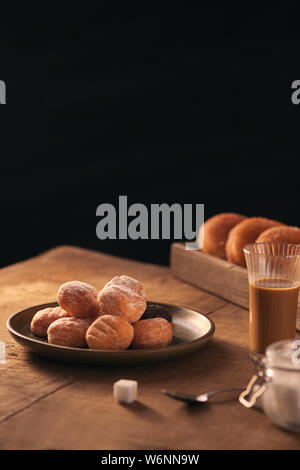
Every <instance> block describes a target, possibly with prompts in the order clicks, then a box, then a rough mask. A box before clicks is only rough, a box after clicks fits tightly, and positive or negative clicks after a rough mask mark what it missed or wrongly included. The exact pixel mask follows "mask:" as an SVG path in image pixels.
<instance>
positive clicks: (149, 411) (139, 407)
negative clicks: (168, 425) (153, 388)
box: [121, 401, 162, 422]
mask: <svg viewBox="0 0 300 470" xmlns="http://www.w3.org/2000/svg"><path fill="white" fill-rule="evenodd" d="M121 406H123V407H124V408H126V409H127V410H128V411H130V413H132V414H135V415H137V416H139V417H142V418H145V419H147V420H149V421H152V422H161V420H162V415H161V414H160V413H158V412H157V411H156V410H154V409H153V408H151V407H150V406H148V405H145V403H142V402H141V401H135V402H134V403H130V404H129V405H127V404H126V403H121Z"/></svg>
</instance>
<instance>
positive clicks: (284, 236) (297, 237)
mask: <svg viewBox="0 0 300 470" xmlns="http://www.w3.org/2000/svg"><path fill="white" fill-rule="evenodd" d="M256 242H257V243H260V242H273V243H276V242H277V243H294V244H296V245H298V244H300V228H298V227H288V226H287V227H271V228H269V229H268V230H265V231H264V232H262V233H261V234H260V235H259V237H258V238H257V240H256Z"/></svg>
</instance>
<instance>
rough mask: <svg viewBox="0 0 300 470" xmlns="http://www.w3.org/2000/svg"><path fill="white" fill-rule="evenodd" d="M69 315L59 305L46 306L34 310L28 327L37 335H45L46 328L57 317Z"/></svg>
mask: <svg viewBox="0 0 300 470" xmlns="http://www.w3.org/2000/svg"><path fill="white" fill-rule="evenodd" d="M69 316H70V315H69V314H68V313H67V312H66V311H65V310H63V309H62V308H61V307H48V308H44V309H43V310H39V311H38V312H36V314H35V315H34V317H33V318H32V320H31V324H30V329H31V331H32V333H33V334H35V335H37V336H47V330H48V328H49V326H50V325H51V323H53V322H54V321H55V320H58V319H59V318H64V317H69Z"/></svg>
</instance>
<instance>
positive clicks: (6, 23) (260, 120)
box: [0, 2, 300, 266]
mask: <svg viewBox="0 0 300 470" xmlns="http://www.w3.org/2000/svg"><path fill="white" fill-rule="evenodd" d="M95 5H96V3H82V2H80V3H76V2H72V3H66V5H65V6H63V3H62V2H60V3H58V4H56V3H54V2H51V3H50V2H45V3H43V4H39V6H38V5H34V4H28V3H26V4H24V6H23V7H9V6H2V5H1V19H0V26H1V30H0V31H1V32H0V44H1V46H0V47H1V56H0V60H1V63H0V79H1V80H4V81H5V82H6V86H7V104H6V105H5V106H2V107H0V119H1V122H0V125H1V127H0V135H1V141H0V159H1V160H0V166H1V168H0V175H1V190H0V191H1V192H0V196H1V247H0V250H1V251H0V265H1V266H4V265H7V264H9V263H13V262H15V261H18V260H21V259H25V258H27V257H30V256H32V255H35V254H37V253H39V252H40V251H43V250H45V249H48V248H51V247H53V246H56V245H58V244H75V245H79V246H84V247H88V248H92V249H96V250H99V251H104V252H108V253H113V254H116V255H120V256H124V257H131V258H136V259H141V260H146V261H151V262H159V263H168V257H169V245H170V242H169V241H151V240H146V241H142V240H140V241H131V240H122V241H118V240H117V241H115V240H111V241H109V240H108V241H100V240H98V239H97V237H96V232H95V229H96V224H97V221H98V219H97V218H96V208H97V206H98V205H99V204H101V203H103V202H110V203H113V204H116V203H117V201H118V196H119V195H121V194H126V195H127V196H128V202H129V204H131V203H134V202H141V203H145V204H146V205H148V206H149V204H151V203H155V202H156V203H162V202H167V203H170V204H171V203H173V202H180V203H182V204H184V203H205V215H206V217H209V216H211V215H212V214H215V213H217V212H222V211H236V212H240V213H243V214H246V215H249V216H251V215H261V216H267V217H270V218H276V219H279V220H281V221H283V222H286V223H288V224H291V225H300V221H299V210H298V202H299V196H298V194H299V184H298V181H299V174H298V162H299V150H300V126H299V124H300V105H299V106H295V105H293V104H292V102H291V94H292V90H291V83H292V81H293V80H296V79H300V71H299V64H300V61H299V11H298V10H296V9H295V8H291V7H289V8H286V9H282V8H281V9H277V8H267V9H262V8H260V9H257V10H250V9H246V8H245V7H244V8H243V9H242V8H238V9H236V8H235V9H234V10H233V9H230V8H228V7H227V6H226V8H225V7H224V8H214V9H213V8H209V9H208V8H203V7H201V8H187V7H184V6H183V5H184V4H183V3H182V5H181V6H180V8H178V9H177V8H176V7H174V6H172V8H166V9H165V10H163V9H162V8H161V7H160V8H157V9H151V8H150V7H148V6H147V7H146V6H145V5H144V6H143V7H139V8H132V7H129V6H128V5H127V4H126V5H123V7H120V6H119V5H117V4H112V3H111V4H110V5H111V8H109V7H108V6H105V8H104V7H102V6H99V5H98V6H95Z"/></svg>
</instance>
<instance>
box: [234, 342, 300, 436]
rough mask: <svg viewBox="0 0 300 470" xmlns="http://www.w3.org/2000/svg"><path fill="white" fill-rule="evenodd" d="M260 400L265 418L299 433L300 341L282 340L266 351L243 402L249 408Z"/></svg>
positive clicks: (244, 394)
mask: <svg viewBox="0 0 300 470" xmlns="http://www.w3.org/2000/svg"><path fill="white" fill-rule="evenodd" d="M258 399H259V402H260V405H261V407H262V408H263V410H264V412H265V413H266V415H267V416H268V417H269V418H270V419H271V420H272V421H273V422H274V423H275V424H277V425H278V426H280V427H282V428H284V429H287V430H289V431H296V432H300V340H283V341H278V342H277V343H273V344H271V345H270V346H268V347H267V349H266V355H265V357H264V358H263V359H260V360H259V361H258V362H257V373H256V375H254V376H253V377H252V379H251V380H250V382H249V384H248V386H247V389H246V390H245V391H244V392H242V393H241V395H240V398H239V400H240V402H241V403H242V404H243V405H244V406H246V407H247V408H250V407H252V406H254V405H255V403H256V402H257V400H258Z"/></svg>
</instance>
